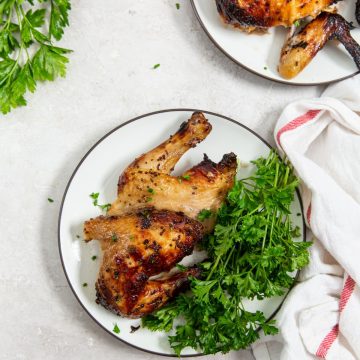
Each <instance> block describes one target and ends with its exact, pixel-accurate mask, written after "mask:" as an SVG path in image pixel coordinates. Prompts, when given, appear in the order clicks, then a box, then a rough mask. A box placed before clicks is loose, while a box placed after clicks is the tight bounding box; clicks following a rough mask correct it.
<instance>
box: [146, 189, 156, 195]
mask: <svg viewBox="0 0 360 360" xmlns="http://www.w3.org/2000/svg"><path fill="white" fill-rule="evenodd" d="M147 191H148V192H149V193H150V194H155V190H154V189H152V188H148V189H147Z"/></svg>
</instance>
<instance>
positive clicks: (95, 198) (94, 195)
mask: <svg viewBox="0 0 360 360" xmlns="http://www.w3.org/2000/svg"><path fill="white" fill-rule="evenodd" d="M99 195H100V193H94V192H93V193H91V194H90V195H89V196H90V197H91V198H92V200H93V205H94V206H97V207H98V208H100V209H101V210H103V211H106V212H108V211H109V209H110V208H111V204H104V205H99Z"/></svg>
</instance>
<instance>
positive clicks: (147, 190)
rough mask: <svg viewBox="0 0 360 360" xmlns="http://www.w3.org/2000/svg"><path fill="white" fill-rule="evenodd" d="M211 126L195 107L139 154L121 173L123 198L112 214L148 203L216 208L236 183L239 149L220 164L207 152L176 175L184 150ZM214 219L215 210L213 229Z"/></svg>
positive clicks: (192, 213) (188, 210) (190, 209)
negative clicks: (163, 137)
mask: <svg viewBox="0 0 360 360" xmlns="http://www.w3.org/2000/svg"><path fill="white" fill-rule="evenodd" d="M210 131H211V125H210V124H209V122H208V121H207V120H206V118H205V116H204V114H202V113H194V114H193V115H192V117H191V119H190V120H189V121H188V122H186V123H183V124H182V125H181V127H180V129H179V130H178V132H177V133H176V134H174V135H173V136H171V137H170V138H169V139H168V140H167V141H165V142H164V143H162V144H161V145H159V146H158V147H156V148H155V149H153V150H151V151H149V152H147V153H146V154H143V155H142V156H140V157H139V158H137V159H136V160H135V161H134V162H133V163H132V164H131V165H130V166H129V167H128V168H127V169H126V170H125V171H124V172H123V173H122V175H121V176H120V178H119V184H118V198H117V199H116V201H115V202H114V203H113V204H112V206H111V208H110V210H109V213H108V214H109V215H121V214H124V213H128V212H129V211H132V210H134V209H139V208H142V207H144V206H153V207H154V208H156V209H167V210H172V211H181V212H183V213H184V214H185V215H187V216H189V217H191V218H193V219H195V218H196V217H197V215H198V214H199V212H200V211H201V210H203V209H206V210H210V211H211V212H212V213H215V212H216V210H217V209H218V208H219V206H220V205H221V203H222V201H223V200H224V197H225V196H226V194H227V192H228V190H229V189H230V188H231V187H232V186H233V184H234V177H235V173H236V168H237V162H236V156H235V154H233V153H230V154H226V155H224V156H223V158H222V160H221V161H220V162H219V163H218V164H216V163H214V162H212V161H211V160H210V159H208V157H207V156H206V155H205V157H204V160H203V161H202V162H201V163H200V164H198V165H196V166H194V167H193V168H191V169H189V170H187V171H185V173H184V174H182V175H181V176H178V177H176V176H171V175H170V173H171V172H172V170H173V169H174V167H175V165H176V163H177V162H178V161H179V160H180V158H181V156H182V155H183V154H184V153H185V152H186V151H187V150H189V149H190V148H192V147H195V146H196V144H197V143H199V142H201V141H202V140H203V139H204V138H205V137H206V136H207V135H208V134H209V132H210ZM214 220H215V218H214V216H212V217H211V218H210V219H208V220H207V221H206V222H205V227H206V230H207V231H209V230H211V228H212V226H213V224H214Z"/></svg>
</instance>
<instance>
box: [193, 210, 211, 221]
mask: <svg viewBox="0 0 360 360" xmlns="http://www.w3.org/2000/svg"><path fill="white" fill-rule="evenodd" d="M211 215H212V212H211V211H210V210H208V209H202V210H201V211H200V212H199V213H198V215H197V217H196V218H197V219H198V220H199V221H204V220H206V219H209V217H210V216H211Z"/></svg>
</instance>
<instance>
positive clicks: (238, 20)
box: [215, 0, 336, 31]
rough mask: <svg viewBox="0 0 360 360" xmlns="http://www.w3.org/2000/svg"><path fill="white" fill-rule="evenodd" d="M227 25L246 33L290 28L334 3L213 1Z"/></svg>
mask: <svg viewBox="0 0 360 360" xmlns="http://www.w3.org/2000/svg"><path fill="white" fill-rule="evenodd" d="M215 1H216V5H217V9H218V11H219V13H220V16H221V18H222V19H223V21H224V22H225V23H227V24H231V25H233V26H235V27H239V28H242V29H244V30H246V29H247V28H248V30H250V31H251V30H255V29H259V28H262V29H266V28H269V27H272V26H286V27H289V26H291V25H293V24H294V22H295V21H297V20H300V19H302V18H305V17H307V16H311V17H316V16H317V15H318V14H320V13H321V11H323V10H324V9H326V8H327V7H328V6H329V5H331V4H333V3H335V2H336V1H335V0H290V1H289V0H215Z"/></svg>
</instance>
